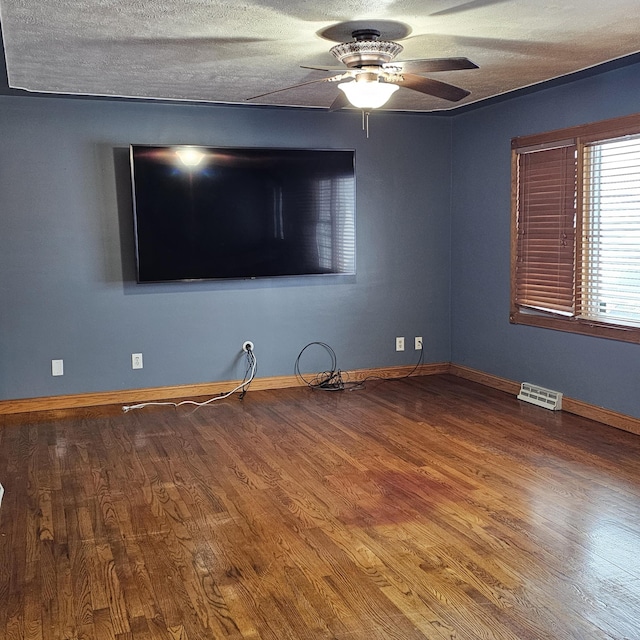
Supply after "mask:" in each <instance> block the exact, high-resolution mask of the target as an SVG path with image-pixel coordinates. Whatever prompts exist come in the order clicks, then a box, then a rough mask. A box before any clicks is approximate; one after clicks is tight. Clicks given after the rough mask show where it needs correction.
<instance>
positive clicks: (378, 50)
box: [331, 29, 404, 69]
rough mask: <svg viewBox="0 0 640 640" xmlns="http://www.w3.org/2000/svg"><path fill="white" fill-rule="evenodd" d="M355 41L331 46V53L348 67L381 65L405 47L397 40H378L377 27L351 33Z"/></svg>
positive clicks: (389, 60)
mask: <svg viewBox="0 0 640 640" xmlns="http://www.w3.org/2000/svg"><path fill="white" fill-rule="evenodd" d="M351 35H352V36H353V37H354V42H343V43H341V44H337V45H336V46H335V47H332V48H331V53H332V54H333V55H334V56H335V57H336V58H337V59H338V60H340V62H342V63H343V64H344V65H346V66H347V67H349V68H351V69H354V68H356V69H357V68H360V67H367V66H373V67H381V66H382V65H383V64H386V63H388V62H391V60H393V59H394V58H395V57H396V56H397V55H398V54H399V53H400V52H401V51H402V50H403V49H404V47H403V46H402V45H401V44H398V43H397V42H391V41H389V40H378V38H379V36H380V32H379V31H377V30H375V29H359V30H358V31H354V32H353V33H352V34H351Z"/></svg>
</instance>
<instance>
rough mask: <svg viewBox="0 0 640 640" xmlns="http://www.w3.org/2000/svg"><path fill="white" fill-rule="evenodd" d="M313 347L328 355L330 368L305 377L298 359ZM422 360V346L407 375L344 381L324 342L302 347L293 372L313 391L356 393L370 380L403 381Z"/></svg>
mask: <svg viewBox="0 0 640 640" xmlns="http://www.w3.org/2000/svg"><path fill="white" fill-rule="evenodd" d="M314 345H317V346H320V347H322V348H323V349H325V351H327V352H328V353H329V356H330V357H331V368H330V369H328V370H327V371H323V372H321V373H317V374H315V375H314V376H313V377H305V376H304V375H302V373H301V372H300V359H301V358H302V354H303V353H304V352H305V351H306V350H307V349H308V348H309V347H312V346H314ZM423 359H424V345H422V346H421V347H420V356H419V358H418V362H416V364H415V366H414V367H413V369H412V370H411V371H409V373H407V374H405V375H403V376H394V377H392V378H385V377H383V376H376V375H371V376H367V377H366V378H363V379H362V380H354V381H350V380H345V374H344V373H343V372H342V371H341V370H340V369H338V362H337V357H336V353H335V351H334V350H333V349H332V348H331V347H330V346H329V345H328V344H327V343H326V342H310V343H309V344H307V345H306V346H304V347H303V349H302V351H300V353H299V354H298V357H297V358H296V361H295V365H294V371H295V374H296V378H297V379H298V381H299V382H302V383H304V384H305V385H306V386H308V387H309V388H310V389H313V390H322V391H347V390H348V391H356V390H358V389H364V387H365V384H366V383H367V382H369V381H371V380H378V381H380V382H392V381H394V380H405V379H406V378H409V377H410V376H412V375H413V374H414V373H415V372H416V371H417V370H418V367H419V366H420V365H421V364H422V361H423Z"/></svg>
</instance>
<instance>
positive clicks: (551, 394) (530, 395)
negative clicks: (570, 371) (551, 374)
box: [518, 382, 562, 411]
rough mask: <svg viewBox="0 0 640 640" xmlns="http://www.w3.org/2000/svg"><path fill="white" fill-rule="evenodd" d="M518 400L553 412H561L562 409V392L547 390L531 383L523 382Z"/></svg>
mask: <svg viewBox="0 0 640 640" xmlns="http://www.w3.org/2000/svg"><path fill="white" fill-rule="evenodd" d="M518 400H524V401H525V402H530V403H531V404H535V405H537V406H539V407H544V408H545V409H551V410H552V411H560V410H561V409H562V393H561V392H560V391H553V390H552V389H545V388H544V387H539V386H537V385H535V384H531V383H530V382H523V383H522V384H521V385H520V393H519V394H518Z"/></svg>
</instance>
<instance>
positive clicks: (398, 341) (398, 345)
mask: <svg viewBox="0 0 640 640" xmlns="http://www.w3.org/2000/svg"><path fill="white" fill-rule="evenodd" d="M396 351H404V338H403V337H398V338H396Z"/></svg>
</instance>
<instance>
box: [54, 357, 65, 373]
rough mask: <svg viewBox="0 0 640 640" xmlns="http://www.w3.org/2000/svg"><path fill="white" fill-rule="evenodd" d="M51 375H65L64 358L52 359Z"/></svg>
mask: <svg viewBox="0 0 640 640" xmlns="http://www.w3.org/2000/svg"><path fill="white" fill-rule="evenodd" d="M51 375H52V376H63V375H64V360H52V361H51Z"/></svg>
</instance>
